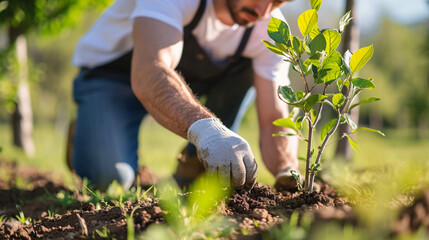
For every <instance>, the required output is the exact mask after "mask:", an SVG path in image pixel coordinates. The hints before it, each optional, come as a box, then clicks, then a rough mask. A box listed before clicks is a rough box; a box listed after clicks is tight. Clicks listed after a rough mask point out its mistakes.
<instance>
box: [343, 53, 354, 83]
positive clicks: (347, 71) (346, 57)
mask: <svg viewBox="0 0 429 240" xmlns="http://www.w3.org/2000/svg"><path fill="white" fill-rule="evenodd" d="M352 55H353V53H352V52H350V50H347V51H346V52H345V53H344V64H343V70H344V74H345V75H346V76H347V77H348V76H350V74H351V72H352V70H350V58H351V57H352Z"/></svg>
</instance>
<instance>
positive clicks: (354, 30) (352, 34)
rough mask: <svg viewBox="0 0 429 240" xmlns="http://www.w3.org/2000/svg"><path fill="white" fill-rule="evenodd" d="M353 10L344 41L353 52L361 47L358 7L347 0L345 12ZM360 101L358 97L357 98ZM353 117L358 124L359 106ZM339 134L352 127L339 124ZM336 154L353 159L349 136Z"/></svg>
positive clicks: (339, 144) (344, 46)
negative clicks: (357, 20) (357, 19)
mask: <svg viewBox="0 0 429 240" xmlns="http://www.w3.org/2000/svg"><path fill="white" fill-rule="evenodd" d="M348 11H351V16H352V17H353V19H352V20H351V21H350V23H349V25H348V28H347V30H346V31H345V32H344V33H343V35H344V37H343V39H344V41H343V45H342V48H343V49H342V52H343V53H344V52H346V51H347V50H350V51H352V52H355V51H357V50H358V49H359V28H358V27H357V26H356V17H357V14H356V7H355V0H346V10H345V12H348ZM342 93H343V94H347V89H346V88H345V87H344V88H343V89H342ZM355 100H356V101H358V98H356V99H355ZM351 118H352V120H353V121H354V122H355V123H356V124H358V121H359V107H355V108H354V109H353V110H352V111H351ZM338 129H339V136H340V137H341V136H343V134H344V133H348V132H350V127H349V126H348V125H347V124H341V125H340V126H339V128H338ZM335 155H336V156H337V157H341V158H343V159H345V160H346V161H351V160H352V157H353V156H352V149H351V147H350V145H349V144H348V140H347V138H342V139H341V140H340V141H339V142H338V145H337V149H336V151H335Z"/></svg>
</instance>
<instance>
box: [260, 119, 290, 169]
mask: <svg viewBox="0 0 429 240" xmlns="http://www.w3.org/2000/svg"><path fill="white" fill-rule="evenodd" d="M279 131H281V132H290V133H292V131H291V130H290V129H285V128H280V127H276V126H274V125H273V126H272V127H271V126H267V127H265V128H262V129H261V130H260V137H259V145H260V149H261V155H262V159H263V161H264V163H265V166H266V167H267V168H268V170H269V171H270V172H271V173H272V174H273V175H276V174H277V173H278V172H279V171H281V170H283V169H285V168H287V167H290V168H292V169H297V168H298V157H297V156H298V139H297V137H295V136H291V137H273V136H272V134H273V133H276V132H279Z"/></svg>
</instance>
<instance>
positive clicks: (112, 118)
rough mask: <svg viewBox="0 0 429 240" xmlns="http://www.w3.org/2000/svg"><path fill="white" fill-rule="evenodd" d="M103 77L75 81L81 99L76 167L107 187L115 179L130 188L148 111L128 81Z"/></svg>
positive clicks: (75, 141) (79, 100)
mask: <svg viewBox="0 0 429 240" xmlns="http://www.w3.org/2000/svg"><path fill="white" fill-rule="evenodd" d="M114 78H115V77H114V76H109V79H105V78H103V77H92V78H90V79H85V78H84V73H82V72H81V73H80V74H79V75H78V76H77V78H76V79H75V81H74V92H73V94H74V98H75V101H76V102H77V103H78V106H79V107H78V114H77V121H76V132H75V137H74V149H73V155H72V156H73V167H74V169H75V170H76V172H77V174H78V175H79V176H80V177H82V178H84V177H86V178H88V180H89V181H90V182H91V184H94V185H95V186H96V187H97V188H99V189H102V190H105V189H106V188H107V187H108V185H109V184H110V183H111V182H112V181H113V180H114V179H116V180H117V181H118V182H119V183H120V184H121V185H122V186H124V187H125V188H129V187H130V186H131V184H132V183H133V181H134V177H135V171H136V170H137V162H138V156H137V149H138V133H139V127H140V124H141V121H142V119H143V117H144V116H145V115H146V114H147V111H146V110H145V109H144V108H143V106H142V104H141V103H140V102H139V100H138V99H137V98H136V97H135V95H134V93H133V92H132V90H131V87H130V85H129V83H127V82H125V81H121V80H120V79H114Z"/></svg>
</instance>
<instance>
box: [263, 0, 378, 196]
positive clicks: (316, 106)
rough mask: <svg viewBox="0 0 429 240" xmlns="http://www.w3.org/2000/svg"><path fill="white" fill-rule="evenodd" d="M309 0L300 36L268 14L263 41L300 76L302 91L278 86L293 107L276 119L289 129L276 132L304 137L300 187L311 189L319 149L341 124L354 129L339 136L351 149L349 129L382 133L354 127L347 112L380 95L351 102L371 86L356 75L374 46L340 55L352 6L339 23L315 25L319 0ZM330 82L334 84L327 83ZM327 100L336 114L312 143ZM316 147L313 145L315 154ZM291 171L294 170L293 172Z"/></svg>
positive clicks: (285, 99)
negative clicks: (333, 26)
mask: <svg viewBox="0 0 429 240" xmlns="http://www.w3.org/2000/svg"><path fill="white" fill-rule="evenodd" d="M310 4H311V8H312V9H310V10H307V11H305V12H304V13H302V14H301V15H300V16H299V17H298V27H299V30H300V32H301V34H302V36H303V38H300V37H298V36H294V35H292V34H291V33H290V32H289V26H288V24H287V23H285V22H283V21H282V20H280V19H277V18H272V19H271V20H270V22H269V25H268V29H267V30H268V35H269V37H270V38H271V39H272V40H273V41H274V44H272V43H270V42H268V41H265V40H264V41H263V42H264V43H265V45H266V46H267V47H268V49H269V50H271V51H272V52H274V53H275V54H278V55H281V56H283V57H284V60H285V61H287V62H289V63H291V65H292V67H293V69H294V70H295V71H296V72H297V73H298V74H299V76H300V78H301V79H302V80H303V86H304V87H303V88H304V89H303V90H300V91H295V90H293V89H292V88H291V87H290V86H279V87H278V89H277V92H278V96H279V98H280V99H281V100H282V101H283V102H285V103H287V104H288V105H290V106H292V107H293V108H294V110H293V111H291V114H290V116H289V117H288V118H282V119H277V120H276V121H274V124H275V125H277V126H281V127H285V128H290V129H292V130H293V133H283V132H280V133H276V134H274V136H297V137H298V138H299V139H300V140H302V141H304V142H306V144H307V151H306V157H305V161H306V166H305V180H304V191H312V189H313V183H314V177H315V175H316V173H317V171H319V170H320V160H321V157H322V153H323V151H324V150H325V148H326V146H327V145H328V143H330V142H329V140H330V139H331V137H332V136H333V134H334V133H335V131H336V130H337V128H338V126H339V125H340V124H348V125H349V126H350V127H351V129H352V131H351V132H350V133H347V134H345V135H343V136H340V138H344V137H346V138H348V140H349V143H350V144H351V147H352V148H353V149H356V148H357V144H356V142H355V141H354V140H353V139H352V138H350V134H352V133H355V132H357V131H359V130H366V131H371V132H377V133H379V134H382V135H383V133H381V132H380V131H378V130H374V129H370V128H357V125H356V124H355V123H354V122H353V121H352V119H351V117H350V111H351V110H352V109H353V108H355V107H357V106H358V105H360V104H363V103H368V102H373V101H377V100H379V98H374V97H371V98H366V99H362V100H361V101H359V102H357V103H355V102H354V99H355V98H356V97H357V95H358V94H359V93H360V92H361V91H362V90H364V89H374V88H375V85H374V82H373V80H372V79H364V78H359V77H356V73H357V72H358V71H359V70H360V69H362V67H363V66H364V65H365V64H366V63H367V62H368V61H369V60H370V58H371V57H372V54H373V46H372V45H370V46H367V47H364V48H361V49H359V50H357V51H356V52H354V53H352V52H351V51H349V50H348V51H347V52H345V53H344V55H341V54H340V53H339V52H338V51H337V50H336V49H337V47H338V46H339V44H340V42H341V34H342V33H343V32H344V30H345V28H346V26H347V25H348V24H349V22H350V20H351V19H352V18H351V16H350V12H348V13H346V14H345V15H344V16H343V17H342V18H341V19H340V21H339V29H319V26H318V19H319V17H318V10H319V9H320V6H321V4H322V0H310ZM331 85H334V86H333V87H330V86H331ZM343 88H346V89H347V93H346V94H345V95H343V94H342V93H341V90H342V89H343ZM316 90H317V93H316ZM325 106H329V107H331V108H332V109H333V111H334V113H335V118H333V119H331V120H329V121H328V122H327V123H326V124H325V126H324V127H323V128H321V131H320V142H321V143H320V145H319V146H318V147H317V148H314V146H315V142H316V141H315V133H316V127H317V126H318V124H319V123H320V119H321V115H322V110H323V108H324V107H325ZM296 110H298V111H296ZM297 113H298V114H297ZM299 113H302V114H299ZM299 115H301V116H299ZM298 116H299V117H298ZM304 127H306V130H307V135H306V136H305V135H304V132H303V130H304ZM315 149H316V150H317V154H316V155H315ZM291 174H292V175H296V173H291ZM294 177H296V176H294Z"/></svg>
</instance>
